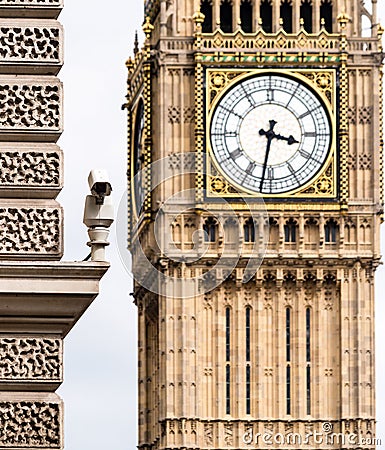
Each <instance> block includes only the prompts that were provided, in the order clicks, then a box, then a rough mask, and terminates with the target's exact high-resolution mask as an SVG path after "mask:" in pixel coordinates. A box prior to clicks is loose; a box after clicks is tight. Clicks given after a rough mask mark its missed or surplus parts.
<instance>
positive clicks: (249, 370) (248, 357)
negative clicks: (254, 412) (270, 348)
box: [245, 308, 251, 414]
mask: <svg viewBox="0 0 385 450" xmlns="http://www.w3.org/2000/svg"><path fill="white" fill-rule="evenodd" d="M250 311H251V309H250V308H246V320H245V322H246V323H245V325H246V330H245V331H246V355H245V356H246V414H250V389H251V387H250V372H251V367H250Z"/></svg>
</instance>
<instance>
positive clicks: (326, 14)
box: [320, 0, 333, 33]
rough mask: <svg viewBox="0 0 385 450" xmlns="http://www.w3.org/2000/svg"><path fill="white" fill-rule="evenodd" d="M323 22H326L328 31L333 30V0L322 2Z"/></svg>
mask: <svg viewBox="0 0 385 450" xmlns="http://www.w3.org/2000/svg"><path fill="white" fill-rule="evenodd" d="M320 17H321V24H322V22H323V23H324V27H325V30H326V31H327V32H328V33H332V32H333V3H332V0H322V2H321V11H320Z"/></svg>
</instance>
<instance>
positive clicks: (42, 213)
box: [0, 207, 61, 257]
mask: <svg viewBox="0 0 385 450" xmlns="http://www.w3.org/2000/svg"><path fill="white" fill-rule="evenodd" d="M60 226H61V210H60V209H59V208H27V207H25V208H4V207H0V253H6V254H9V253H13V254H19V253H32V254H34V255H35V257H36V254H39V253H40V254H44V255H47V254H51V255H56V254H59V253H60V252H61V239H60V234H61V233H60Z"/></svg>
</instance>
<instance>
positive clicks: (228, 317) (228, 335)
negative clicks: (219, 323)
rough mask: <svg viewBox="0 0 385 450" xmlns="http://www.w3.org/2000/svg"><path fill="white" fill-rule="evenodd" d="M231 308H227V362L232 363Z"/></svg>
mask: <svg viewBox="0 0 385 450" xmlns="http://www.w3.org/2000/svg"><path fill="white" fill-rule="evenodd" d="M230 338H231V336H230V308H226V361H227V362H230Z"/></svg>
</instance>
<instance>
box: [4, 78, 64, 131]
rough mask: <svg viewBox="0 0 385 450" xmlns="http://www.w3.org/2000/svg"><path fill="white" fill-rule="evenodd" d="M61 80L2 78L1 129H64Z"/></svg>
mask: <svg viewBox="0 0 385 450" xmlns="http://www.w3.org/2000/svg"><path fill="white" fill-rule="evenodd" d="M61 109H62V89H61V84H60V82H59V81H58V80H57V79H55V78H53V79H52V82H50V83H44V82H40V81H39V82H38V81H37V79H36V82H34V81H31V79H30V78H27V79H26V80H25V81H24V82H23V81H22V80H20V78H19V81H18V82H17V83H16V82H15V81H14V80H10V79H4V78H3V77H1V78H0V131H2V130H3V131H8V132H9V131H13V130H15V131H20V130H23V131H32V132H36V131H38V132H56V133H57V132H60V131H61Z"/></svg>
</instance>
